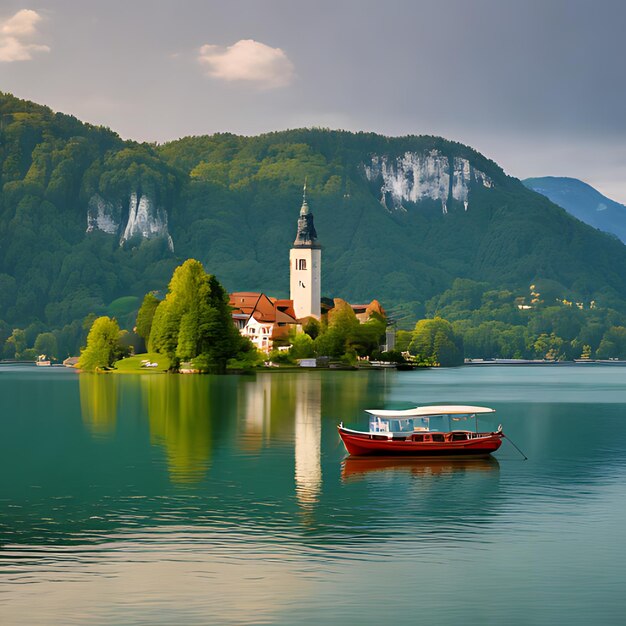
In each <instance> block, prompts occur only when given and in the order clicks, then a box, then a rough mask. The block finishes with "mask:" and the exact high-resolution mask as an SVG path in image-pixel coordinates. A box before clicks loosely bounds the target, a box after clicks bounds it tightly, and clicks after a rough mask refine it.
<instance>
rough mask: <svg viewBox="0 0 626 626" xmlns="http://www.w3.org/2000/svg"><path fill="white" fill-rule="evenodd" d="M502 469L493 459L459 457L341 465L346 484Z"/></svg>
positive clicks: (353, 460)
mask: <svg viewBox="0 0 626 626" xmlns="http://www.w3.org/2000/svg"><path fill="white" fill-rule="evenodd" d="M499 470H500V464H499V463H498V460H497V459H496V458H494V457H492V456H489V457H485V458H468V459H463V458H458V457H452V458H446V457H437V458H433V457H430V458H419V457H417V458H416V457H397V456H373V457H347V458H345V459H344V460H343V463H342V466H341V479H342V480H343V481H348V480H358V479H361V478H364V477H366V476H367V475H368V474H374V473H388V474H404V475H407V474H408V475H412V476H445V475H448V474H449V475H452V474H459V473H471V472H497V471H499Z"/></svg>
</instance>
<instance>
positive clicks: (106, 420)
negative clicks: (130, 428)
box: [78, 374, 119, 438]
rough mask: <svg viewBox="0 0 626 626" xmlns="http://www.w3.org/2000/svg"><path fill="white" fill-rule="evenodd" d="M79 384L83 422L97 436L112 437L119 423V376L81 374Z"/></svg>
mask: <svg viewBox="0 0 626 626" xmlns="http://www.w3.org/2000/svg"><path fill="white" fill-rule="evenodd" d="M78 386H79V392H80V410H81V415H82V419H83V423H84V424H85V426H86V427H87V429H88V430H89V432H90V433H91V434H92V435H94V436H96V437H105V438H108V437H112V436H113V434H114V433H115V426H116V423H117V411H118V395H119V394H118V391H119V378H118V377H117V376H109V375H106V374H80V375H79V377H78Z"/></svg>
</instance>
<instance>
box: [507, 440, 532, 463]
mask: <svg viewBox="0 0 626 626" xmlns="http://www.w3.org/2000/svg"><path fill="white" fill-rule="evenodd" d="M502 436H503V437H506V439H508V440H509V443H510V444H511V445H512V446H513V447H514V448H515V449H516V450H517V451H518V452H519V453H520V454H521V455H522V456H523V457H524V461H528V457H527V456H526V455H525V454H524V453H523V452H522V451H521V450H520V449H519V448H518V447H517V446H516V445H515V443H514V442H513V441H512V440H511V438H510V437H507V436H506V435H505V434H504V433H502Z"/></svg>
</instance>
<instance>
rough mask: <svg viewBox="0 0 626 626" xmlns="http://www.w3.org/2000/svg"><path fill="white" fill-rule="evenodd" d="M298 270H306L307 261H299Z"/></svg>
mask: <svg viewBox="0 0 626 626" xmlns="http://www.w3.org/2000/svg"><path fill="white" fill-rule="evenodd" d="M298 269H299V270H305V269H306V259H298Z"/></svg>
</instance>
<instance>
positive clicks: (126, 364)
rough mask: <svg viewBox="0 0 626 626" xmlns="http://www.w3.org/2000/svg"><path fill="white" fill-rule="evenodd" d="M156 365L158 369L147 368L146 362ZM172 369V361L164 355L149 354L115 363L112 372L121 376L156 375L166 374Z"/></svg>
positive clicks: (138, 355) (137, 355)
mask: <svg viewBox="0 0 626 626" xmlns="http://www.w3.org/2000/svg"><path fill="white" fill-rule="evenodd" d="M146 361H149V362H150V363H156V364H157V366H156V367H146V366H145V362H146ZM169 367H170V360H169V359H168V358H167V357H166V356H165V355H163V354H158V353H156V352H148V353H145V354H136V355H135V356H130V357H128V358H127V359H122V360H121V361H117V363H115V366H114V368H113V369H112V370H111V371H112V372H117V373H119V374H154V373H155V372H156V373H162V372H166V371H167V370H168V369H169Z"/></svg>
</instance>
